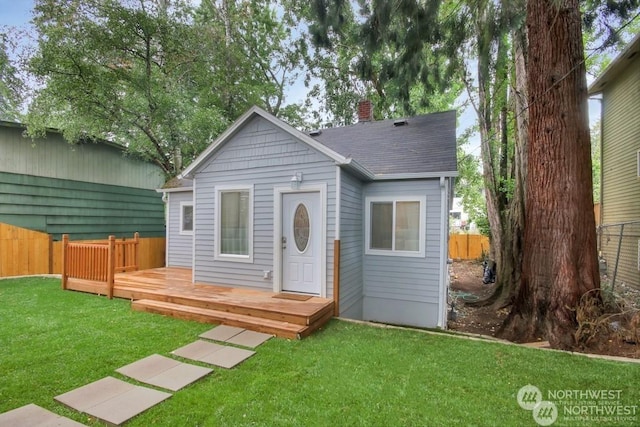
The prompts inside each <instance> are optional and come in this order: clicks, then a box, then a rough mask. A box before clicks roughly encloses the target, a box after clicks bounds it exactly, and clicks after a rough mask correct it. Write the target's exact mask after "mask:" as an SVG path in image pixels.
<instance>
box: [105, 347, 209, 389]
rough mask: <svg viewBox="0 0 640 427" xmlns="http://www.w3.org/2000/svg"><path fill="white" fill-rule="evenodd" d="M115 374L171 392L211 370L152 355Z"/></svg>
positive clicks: (124, 367)
mask: <svg viewBox="0 0 640 427" xmlns="http://www.w3.org/2000/svg"><path fill="white" fill-rule="evenodd" d="M116 372H118V373H120V374H122V375H126V376H127V377H129V378H133V379H134V380H138V381H140V382H141V383H146V384H151V385H154V386H156V387H161V388H164V389H167V390H171V391H178V390H180V389H181V388H183V387H186V386H188V385H189V384H191V383H193V382H195V381H197V380H199V379H200V378H202V377H204V376H206V375H209V374H210V373H211V372H213V369H209V368H203V367H202V366H195V365H191V364H189V363H182V362H178V361H177V360H175V359H170V358H168V357H164V356H160V355H159V354H154V355H151V356H149V357H145V358H144V359H142V360H138V361H137V362H133V363H131V364H129V365H127V366H123V367H122V368H120V369H116Z"/></svg>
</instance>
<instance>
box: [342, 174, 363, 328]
mask: <svg viewBox="0 0 640 427" xmlns="http://www.w3.org/2000/svg"><path fill="white" fill-rule="evenodd" d="M340 187H341V197H340V315H341V316H345V317H350V318H356V319H361V318H362V292H363V276H362V255H363V250H364V237H363V231H364V224H363V218H364V209H363V207H364V201H363V199H362V183H361V182H360V181H359V180H358V179H356V178H354V177H352V176H351V175H349V174H348V173H346V172H344V171H341V178H340Z"/></svg>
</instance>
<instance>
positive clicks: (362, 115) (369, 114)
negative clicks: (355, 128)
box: [358, 99, 373, 122]
mask: <svg viewBox="0 0 640 427" xmlns="http://www.w3.org/2000/svg"><path fill="white" fill-rule="evenodd" d="M371 121H373V106H372V105H371V100H369V99H363V100H361V101H360V102H358V122H371Z"/></svg>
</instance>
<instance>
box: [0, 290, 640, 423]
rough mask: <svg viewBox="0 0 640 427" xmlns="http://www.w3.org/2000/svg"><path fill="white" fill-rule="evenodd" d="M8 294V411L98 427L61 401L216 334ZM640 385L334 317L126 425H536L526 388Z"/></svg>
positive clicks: (4, 403)
mask: <svg viewBox="0 0 640 427" xmlns="http://www.w3.org/2000/svg"><path fill="white" fill-rule="evenodd" d="M0 297H1V299H2V304H1V305H0V318H2V319H11V321H6V322H2V323H0V345H2V349H3V351H2V352H0V366H2V368H3V372H6V373H8V374H7V375H4V376H3V379H2V381H0V395H2V396H3V399H2V400H0V412H5V411H8V410H10V409H14V408H18V407H20V406H22V405H26V404H28V403H35V404H37V405H40V406H42V407H44V408H46V409H48V410H50V411H53V412H55V413H57V414H60V415H63V416H66V417H70V418H72V419H74V420H76V421H78V422H82V423H84V424H88V425H94V426H97V425H100V423H99V422H98V421H97V420H95V419H92V418H89V417H87V416H86V415H85V414H81V413H79V412H76V411H73V410H71V409H69V408H67V407H65V406H63V405H60V404H58V403H56V402H55V401H54V400H53V397H54V396H56V395H58V394H61V393H65V392H68V391H70V390H72V389H74V388H76V387H80V386H83V385H85V384H88V383H90V382H92V381H96V380H99V379H101V378H104V377H106V376H108V375H110V376H114V377H117V378H121V379H124V380H126V381H129V382H130V381H131V380H129V379H126V377H123V376H121V375H120V374H118V373H116V372H115V369H117V368H120V367H122V366H124V365H126V364H129V363H132V362H134V361H136V360H139V359H142V358H144V357H147V356H149V355H151V354H160V355H163V356H170V352H171V351H172V350H175V349H177V348H179V347H181V346H183V345H186V344H188V343H189V342H193V341H195V340H196V339H197V337H198V335H199V334H201V333H203V332H205V331H206V330H208V329H210V328H211V327H212V325H206V324H198V323H195V322H187V321H183V320H178V319H172V318H168V317H164V316H160V315H155V314H149V313H140V312H134V311H132V310H131V309H130V307H129V305H130V304H129V301H125V300H118V299H114V300H108V299H106V298H104V297H98V296H95V295H88V294H83V293H79V292H65V291H61V290H60V287H59V281H58V280H52V279H34V278H29V279H18V280H6V281H0ZM452 355H456V356H455V358H452ZM461 360H463V361H464V363H460V361H461ZM190 363H197V362H190ZM541 367H544V375H540V369H541ZM639 375H640V366H639V365H637V364H628V363H619V362H611V361H604V360H597V359H591V358H587V357H581V356H575V355H571V354H567V353H559V352H549V351H542V350H538V349H531V348H525V347H521V346H516V345H504V344H501V343H495V342H482V341H474V340H469V339H464V338H459V337H453V336H446V335H444V334H438V335H433V334H429V333H425V332H422V331H415V330H402V329H395V328H380V327H372V326H368V325H359V324H355V323H350V322H346V321H339V320H334V321H332V322H331V323H330V324H329V325H328V326H327V327H326V328H324V329H323V330H322V331H319V332H317V333H315V334H313V335H312V336H311V337H309V338H305V339H304V340H285V339H279V338H274V339H271V340H269V341H267V342H266V343H265V344H263V345H261V346H260V347H259V348H258V349H257V354H256V355H255V356H253V357H251V358H249V359H248V360H246V361H245V362H243V363H242V364H240V365H239V366H237V367H235V368H233V369H216V370H214V372H213V373H212V374H211V375H209V376H207V377H205V378H203V379H201V380H199V381H197V382H196V383H194V384H192V385H190V386H188V387H186V388H184V389H182V390H179V391H177V392H176V393H174V394H173V396H172V397H171V398H170V399H168V400H166V401H164V402H162V403H161V404H159V405H157V406H155V407H153V408H151V409H150V410H148V411H146V412H144V413H142V414H140V415H139V416H137V417H135V418H134V419H132V420H131V421H129V422H128V423H127V425H128V426H150V425H156V426H196V425H198V426H250V425H252V426H273V425H278V426H317V425H323V426H325V425H336V426H343V425H349V426H351V425H353V426H395V425H402V426H406V425H411V426H413V425H416V426H418V425H452V424H458V425H509V426H510V425H532V424H533V421H532V420H531V412H530V411H525V410H523V409H521V408H520V407H519V406H518V404H517V401H516V395H517V393H518V390H519V389H520V388H521V387H522V386H524V385H526V384H534V385H536V386H537V387H539V388H540V390H542V391H543V393H544V392H546V391H547V390H566V389H571V390H592V389H595V390H600V389H603V390H609V389H610V390H621V395H620V398H621V399H620V400H621V402H620V403H621V404H622V405H633V404H634V402H637V401H638V399H640V390H639V389H638V387H636V382H634V381H633V380H630V379H634V378H638V376H639ZM34 384H37V385H38V386H37V387H34ZM309 402H313V404H310V403H309ZM559 410H561V408H559ZM621 425H624V424H621ZM626 425H633V420H632V421H630V422H629V423H627V424H626Z"/></svg>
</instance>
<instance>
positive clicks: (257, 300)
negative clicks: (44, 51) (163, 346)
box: [68, 268, 333, 338]
mask: <svg viewBox="0 0 640 427" xmlns="http://www.w3.org/2000/svg"><path fill="white" fill-rule="evenodd" d="M191 279H192V271H191V269H188V268H156V269H151V270H140V271H135V272H128V273H117V274H116V275H115V283H114V288H113V295H114V296H115V297H119V298H126V299H130V300H132V302H133V304H132V307H133V308H134V309H135V310H140V311H147V312H152V313H159V314H165V315H171V316H174V317H179V318H183V319H191V320H197V321H201V322H207V323H220V324H228V325H231V326H240V327H244V328H246V329H250V330H254V331H258V332H267V333H272V334H274V335H277V336H281V337H287V338H292V337H297V338H300V337H305V336H308V335H309V334H311V333H312V332H313V331H314V330H316V329H318V328H320V327H322V326H323V325H324V324H325V323H326V322H328V321H329V320H330V319H331V317H332V315H331V313H332V312H333V301H332V300H330V299H327V298H320V297H315V296H314V297H311V298H310V299H308V300H306V301H296V300H291V299H280V298H273V297H274V296H275V295H277V294H276V293H274V292H271V291H261V290H256V289H243V288H233V287H228V286H221V285H209V284H201V283H196V284H193V283H191ZM73 284H74V282H73V281H70V286H69V287H68V288H69V289H71V290H79V291H83V292H93V293H100V294H104V287H103V286H100V284H97V283H96V284H95V285H94V288H93V290H92V288H91V284H90V283H87V282H82V283H78V284H79V286H78V287H75V286H73ZM80 285H81V286H80Z"/></svg>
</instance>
